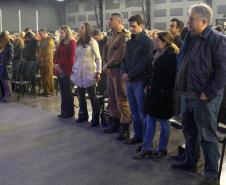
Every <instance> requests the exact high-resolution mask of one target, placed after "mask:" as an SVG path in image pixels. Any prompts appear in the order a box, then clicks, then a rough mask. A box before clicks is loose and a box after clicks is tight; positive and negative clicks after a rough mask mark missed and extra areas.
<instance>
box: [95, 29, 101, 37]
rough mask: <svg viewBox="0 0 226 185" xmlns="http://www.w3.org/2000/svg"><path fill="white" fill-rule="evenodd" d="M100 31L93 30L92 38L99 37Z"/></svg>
mask: <svg viewBox="0 0 226 185" xmlns="http://www.w3.org/2000/svg"><path fill="white" fill-rule="evenodd" d="M101 34H102V33H101V31H100V30H94V31H93V36H97V35H101Z"/></svg>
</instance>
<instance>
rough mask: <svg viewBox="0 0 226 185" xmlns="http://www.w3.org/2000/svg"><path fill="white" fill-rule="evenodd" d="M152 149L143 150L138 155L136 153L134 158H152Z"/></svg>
mask: <svg viewBox="0 0 226 185" xmlns="http://www.w3.org/2000/svg"><path fill="white" fill-rule="evenodd" d="M152 154H153V153H152V151H147V150H146V151H141V152H140V153H138V154H137V155H135V156H134V157H133V158H134V159H138V160H140V159H144V158H151V156H152Z"/></svg>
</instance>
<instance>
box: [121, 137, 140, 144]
mask: <svg viewBox="0 0 226 185" xmlns="http://www.w3.org/2000/svg"><path fill="white" fill-rule="evenodd" d="M142 142H143V139H142V138H137V137H132V138H129V139H127V140H126V141H125V144H128V145H135V144H138V143H142Z"/></svg>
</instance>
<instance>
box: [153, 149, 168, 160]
mask: <svg viewBox="0 0 226 185" xmlns="http://www.w3.org/2000/svg"><path fill="white" fill-rule="evenodd" d="M166 155H167V150H159V151H156V152H154V153H153V155H152V156H151V158H153V159H154V158H161V157H163V156H166Z"/></svg>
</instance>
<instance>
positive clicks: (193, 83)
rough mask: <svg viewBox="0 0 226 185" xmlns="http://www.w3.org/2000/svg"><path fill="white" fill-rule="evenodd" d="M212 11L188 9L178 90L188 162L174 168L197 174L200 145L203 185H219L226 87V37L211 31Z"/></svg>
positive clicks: (204, 5) (204, 7) (206, 7)
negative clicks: (221, 118) (225, 90)
mask: <svg viewBox="0 0 226 185" xmlns="http://www.w3.org/2000/svg"><path fill="white" fill-rule="evenodd" d="M212 16H213V13H212V10H211V8H210V7H209V6H208V5H206V4H197V5H193V6H192V7H191V8H190V10H189V20H188V29H189V33H188V35H187V37H186V39H185V43H184V45H183V48H182V49H181V52H180V54H179V61H178V62H179V71H178V74H177V87H178V89H179V90H180V91H181V92H182V125H183V129H184V130H183V132H184V135H185V139H186V148H185V161H184V162H183V163H181V164H174V165H172V168H173V169H177V170H187V171H188V170H189V171H195V170H196V167H197V162H198V160H199V157H200V145H201V147H202V150H203V154H204V158H205V177H206V178H205V180H204V181H203V182H201V185H219V182H218V180H217V175H218V159H219V152H218V140H217V134H216V130H217V116H218V112H219V107H220V103H221V100H222V96H223V88H224V86H225V84H226V63H225V58H226V52H225V51H226V37H225V36H224V35H222V34H220V33H217V32H215V31H213V30H212V29H211V27H210V26H209V25H211V21H212Z"/></svg>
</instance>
